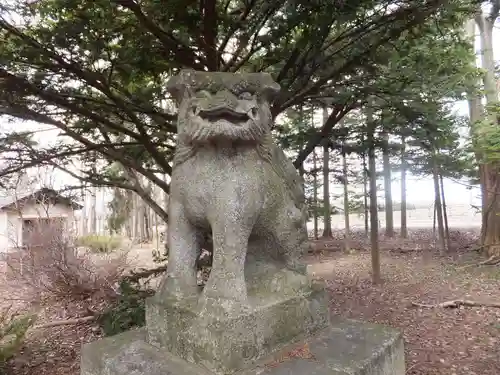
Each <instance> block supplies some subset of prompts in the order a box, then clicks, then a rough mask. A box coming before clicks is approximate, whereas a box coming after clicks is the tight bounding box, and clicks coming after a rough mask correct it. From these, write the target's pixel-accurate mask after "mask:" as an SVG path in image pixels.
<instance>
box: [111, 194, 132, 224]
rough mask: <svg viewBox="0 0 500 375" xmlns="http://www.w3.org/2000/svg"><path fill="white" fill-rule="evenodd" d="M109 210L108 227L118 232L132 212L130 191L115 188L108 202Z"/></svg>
mask: <svg viewBox="0 0 500 375" xmlns="http://www.w3.org/2000/svg"><path fill="white" fill-rule="evenodd" d="M108 207H109V208H110V210H111V212H110V214H109V216H108V219H107V220H108V229H109V230H110V231H111V232H112V233H119V232H120V230H121V229H122V228H123V226H124V225H125V223H126V222H127V219H128V218H129V217H130V213H131V212H132V196H131V192H130V191H125V190H123V189H118V188H115V189H114V191H113V198H112V199H111V201H110V202H109V203H108Z"/></svg>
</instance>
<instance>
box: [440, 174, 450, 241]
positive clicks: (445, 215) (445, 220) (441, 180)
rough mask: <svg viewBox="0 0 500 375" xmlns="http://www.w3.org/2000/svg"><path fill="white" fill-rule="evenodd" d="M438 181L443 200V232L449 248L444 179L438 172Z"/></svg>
mask: <svg viewBox="0 0 500 375" xmlns="http://www.w3.org/2000/svg"><path fill="white" fill-rule="evenodd" d="M439 183H440V185H441V186H440V187H441V200H442V202H443V219H444V234H445V239H446V248H447V249H448V250H450V248H451V239H450V227H449V226H448V213H447V212H446V199H445V193H444V181H443V175H442V174H439Z"/></svg>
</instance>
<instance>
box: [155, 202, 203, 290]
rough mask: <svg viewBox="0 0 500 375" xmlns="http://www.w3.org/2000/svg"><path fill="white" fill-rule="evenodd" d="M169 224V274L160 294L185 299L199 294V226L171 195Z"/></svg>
mask: <svg viewBox="0 0 500 375" xmlns="http://www.w3.org/2000/svg"><path fill="white" fill-rule="evenodd" d="M168 211H169V223H168V228H167V233H168V234H167V241H168V247H169V252H168V265H167V274H166V276H165V278H164V279H163V280H162V282H161V284H160V287H159V291H158V293H159V295H160V296H161V297H166V298H168V297H174V298H176V299H179V300H180V299H185V298H189V297H196V296H197V295H198V285H197V282H196V258H197V255H198V253H199V251H200V241H199V238H198V233H197V229H196V228H195V227H194V226H193V225H192V224H191V223H190V222H189V220H188V219H187V217H186V212H185V209H184V206H183V205H182V204H181V203H180V202H178V201H176V200H175V199H173V198H172V197H171V198H170V204H169V210H168Z"/></svg>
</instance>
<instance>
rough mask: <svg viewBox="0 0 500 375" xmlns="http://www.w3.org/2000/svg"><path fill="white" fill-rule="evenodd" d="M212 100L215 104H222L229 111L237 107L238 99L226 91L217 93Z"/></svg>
mask: <svg viewBox="0 0 500 375" xmlns="http://www.w3.org/2000/svg"><path fill="white" fill-rule="evenodd" d="M212 99H213V101H214V102H215V103H217V104H223V105H225V106H227V107H228V108H231V109H236V107H237V106H238V98H237V97H236V96H234V94H233V93H232V92H231V91H229V90H227V89H224V90H221V91H219V92H218V93H217V94H215V95H214V96H213V98H212Z"/></svg>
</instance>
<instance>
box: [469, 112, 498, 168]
mask: <svg viewBox="0 0 500 375" xmlns="http://www.w3.org/2000/svg"><path fill="white" fill-rule="evenodd" d="M486 110H487V113H488V116H485V118H484V119H483V120H482V121H478V122H476V123H475V124H474V128H473V129H474V133H473V138H474V144H475V146H476V147H477V150H478V151H479V153H480V155H481V159H482V160H480V162H485V163H490V162H498V161H500V126H499V124H500V103H498V102H497V103H493V104H490V105H488V106H487V108H486Z"/></svg>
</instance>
